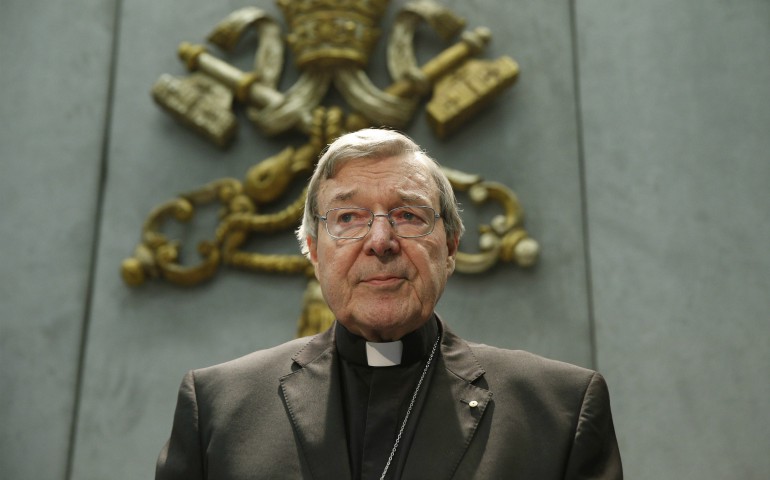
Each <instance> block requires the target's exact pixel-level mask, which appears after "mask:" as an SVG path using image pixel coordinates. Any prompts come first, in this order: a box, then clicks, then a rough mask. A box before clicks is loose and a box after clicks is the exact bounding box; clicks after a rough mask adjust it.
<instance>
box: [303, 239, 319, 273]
mask: <svg viewBox="0 0 770 480" xmlns="http://www.w3.org/2000/svg"><path fill="white" fill-rule="evenodd" d="M305 243H307V251H308V253H310V263H312V264H313V270H314V271H315V276H316V278H318V242H317V241H316V240H313V237H311V236H310V235H308V236H307V237H305Z"/></svg>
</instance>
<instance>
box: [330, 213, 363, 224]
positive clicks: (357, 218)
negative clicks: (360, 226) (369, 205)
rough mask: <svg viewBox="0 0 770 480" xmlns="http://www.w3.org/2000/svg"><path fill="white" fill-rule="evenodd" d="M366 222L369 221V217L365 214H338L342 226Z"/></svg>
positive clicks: (338, 220) (338, 221)
mask: <svg viewBox="0 0 770 480" xmlns="http://www.w3.org/2000/svg"><path fill="white" fill-rule="evenodd" d="M366 220H367V215H365V214H364V212H355V211H349V212H339V214H337V223H338V224H340V225H344V224H350V223H361V222H364V221H366Z"/></svg>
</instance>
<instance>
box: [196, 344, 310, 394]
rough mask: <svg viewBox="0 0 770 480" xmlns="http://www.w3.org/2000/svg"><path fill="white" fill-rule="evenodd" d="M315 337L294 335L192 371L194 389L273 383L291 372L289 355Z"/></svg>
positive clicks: (292, 354) (290, 357)
mask: <svg viewBox="0 0 770 480" xmlns="http://www.w3.org/2000/svg"><path fill="white" fill-rule="evenodd" d="M316 337H317V336H313V337H303V338H297V339H294V340H290V341H288V342H285V343H282V344H280V345H277V346H275V347H271V348H267V349H264V350H257V351H255V352H252V353H249V354H248V355H244V356H242V357H239V358H236V359H233V360H230V361H227V362H224V363H220V364H217V365H213V366H210V367H205V368H200V369H196V370H193V372H192V375H193V376H194V378H195V384H196V385H197V386H198V388H207V389H209V388H211V389H217V388H227V389H232V388H233V387H236V386H238V385H239V384H244V383H252V384H253V382H255V381H258V380H259V379H274V380H275V381H276V382H277V381H278V379H279V378H280V377H282V376H284V375H287V374H289V373H291V371H292V365H293V364H294V361H293V359H292V357H293V356H294V355H295V354H296V353H297V352H299V351H302V350H303V349H304V348H305V347H306V346H307V345H308V344H310V343H311V342H312V341H313V340H314V339H315V338H316Z"/></svg>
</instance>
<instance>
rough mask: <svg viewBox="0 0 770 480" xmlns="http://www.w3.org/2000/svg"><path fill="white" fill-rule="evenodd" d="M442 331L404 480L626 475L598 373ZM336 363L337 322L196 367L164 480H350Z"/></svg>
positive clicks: (182, 395) (163, 465)
mask: <svg viewBox="0 0 770 480" xmlns="http://www.w3.org/2000/svg"><path fill="white" fill-rule="evenodd" d="M442 328H443V331H444V333H443V338H442V341H441V355H440V356H437V357H436V358H435V360H434V361H435V362H436V363H435V365H434V367H431V368H435V370H434V371H433V375H432V379H431V382H430V385H429V388H428V390H427V392H428V393H427V395H428V397H427V398H426V400H425V402H426V403H425V407H424V408H423V409H422V411H421V412H420V416H419V418H418V419H417V421H418V424H417V426H416V430H415V434H414V438H413V439H412V442H411V446H410V448H409V451H408V456H407V457H406V460H405V464H404V468H403V474H402V477H401V478H403V479H420V480H426V479H430V480H434V479H435V480H444V479H446V480H448V479H458V480H464V479H526V480H548V479H620V478H622V476H623V474H622V470H621V464H620V454H619V452H618V446H617V441H616V439H615V431H614V427H613V423H612V414H611V413H610V402H609V395H608V392H607V387H606V384H605V383H604V380H603V378H602V377H601V375H599V374H598V373H596V372H593V371H590V370H586V369H583V368H580V367H575V366H572V365H568V364H565V363H561V362H556V361H553V360H547V359H544V358H542V357H538V356H536V355H532V354H530V353H526V352H522V351H511V350H503V349H499V348H494V347H490V346H487V345H479V344H472V343H468V342H466V341H464V340H463V339H461V338H459V337H458V336H456V335H454V334H453V333H452V332H451V331H450V330H449V329H448V328H447V327H446V325H444V324H442ZM338 361H339V360H338V357H337V353H336V349H335V347H334V334H333V329H330V330H328V331H326V332H324V333H321V334H319V335H316V336H315V337H311V338H303V339H297V340H293V341H291V342H288V343H285V344H283V345H280V346H278V347H275V348H271V349H269V350H262V351H258V352H255V353H252V354H250V355H247V356H245V357H242V358H239V359H237V360H233V361H231V362H228V363H225V364H222V365H217V366H214V367H210V368H205V369H202V370H195V371H192V372H189V373H188V374H187V375H186V376H185V378H184V381H183V382H182V385H181V387H180V389H179V399H178V403H177V407H176V413H175V415H174V425H173V428H172V432H171V438H170V439H169V441H168V443H167V444H166V446H165V447H164V448H163V450H162V451H161V454H160V457H159V458H158V465H157V472H156V477H155V478H156V480H200V479H208V480H246V479H249V480H253V479H273V480H274V479H298V478H303V479H310V478H312V479H330V480H338V479H340V480H346V479H350V471H349V462H348V453H347V440H346V434H345V421H344V415H343V407H342V396H341V389H340V377H339V368H338V365H337V364H338ZM473 400H475V401H476V402H477V404H476V406H475V407H471V406H470V405H471V401H473ZM401 453H402V455H403V454H404V453H407V452H401Z"/></svg>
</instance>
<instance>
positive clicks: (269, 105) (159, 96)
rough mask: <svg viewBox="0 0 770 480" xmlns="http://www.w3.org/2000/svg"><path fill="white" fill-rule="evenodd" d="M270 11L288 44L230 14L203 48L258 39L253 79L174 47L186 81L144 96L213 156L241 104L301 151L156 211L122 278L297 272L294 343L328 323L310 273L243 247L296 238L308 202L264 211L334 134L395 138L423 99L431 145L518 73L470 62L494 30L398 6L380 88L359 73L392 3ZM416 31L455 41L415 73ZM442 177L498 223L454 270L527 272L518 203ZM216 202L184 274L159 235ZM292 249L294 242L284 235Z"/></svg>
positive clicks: (429, 6) (300, 1)
mask: <svg viewBox="0 0 770 480" xmlns="http://www.w3.org/2000/svg"><path fill="white" fill-rule="evenodd" d="M277 4H278V6H279V7H280V9H281V10H282V11H283V13H284V15H285V17H286V20H287V23H288V25H289V32H288V34H287V35H286V37H285V40H284V39H283V38H282V33H281V27H280V25H279V24H278V23H277V22H276V21H275V20H274V19H272V18H271V17H270V16H269V15H267V14H266V13H265V12H264V11H262V10H260V9H258V8H254V7H247V8H243V9H240V10H237V11H235V12H233V13H232V14H230V15H229V16H228V17H227V18H225V19H224V20H223V21H222V22H220V23H219V24H218V25H217V26H216V27H215V28H214V31H213V32H212V33H211V34H210V35H209V37H208V40H209V41H210V42H211V43H212V44H214V45H216V46H217V47H219V48H220V49H222V50H224V51H225V52H232V51H233V50H234V48H235V47H236V46H237V44H238V43H239V42H240V40H241V38H242V37H243V35H244V34H245V33H246V32H247V31H249V30H250V29H251V30H253V31H255V33H256V36H257V40H258V47H257V50H256V53H255V58H254V68H253V70H251V71H242V70H240V69H238V68H236V67H234V66H232V65H231V64H229V63H227V62H226V61H224V60H222V59H220V58H218V57H217V56H215V55H213V54H211V53H210V52H209V51H208V50H207V49H206V47H204V46H202V45H193V44H190V43H182V44H181V45H180V47H179V56H180V58H181V60H182V61H183V62H184V64H185V65H186V67H187V68H188V69H189V70H190V71H191V74H190V75H189V76H188V77H183V78H178V77H173V76H171V75H162V76H161V77H160V78H159V79H158V80H157V82H156V83H155V85H154V86H153V88H152V96H153V98H154V99H155V101H156V102H157V104H158V105H159V106H160V107H162V108H163V109H164V110H166V111H167V112H168V113H170V114H171V115H172V116H174V117H175V118H176V119H178V120H179V121H180V122H181V123H183V124H184V125H186V126H188V127H189V128H192V129H193V130H194V131H196V132H197V133H198V134H200V135H202V136H204V137H205V138H207V139H208V140H210V141H212V142H213V143H215V144H217V145H219V146H222V147H225V146H227V145H228V144H229V143H230V142H232V140H233V138H234V135H235V131H236V126H237V118H236V116H235V114H234V112H233V103H234V102H238V103H241V104H243V105H244V106H245V108H246V115H247V117H248V118H249V120H251V121H252V122H253V123H254V124H255V125H256V127H257V128H258V129H259V130H260V131H261V132H262V133H264V134H265V135H268V136H273V135H277V134H279V133H283V132H286V131H289V130H293V131H298V132H300V133H302V134H305V135H306V136H307V138H308V140H307V143H305V144H304V145H302V146H300V147H296V148H295V147H287V148H285V149H284V150H283V151H281V152H279V153H277V154H276V155H274V156H272V157H270V158H267V159H265V160H263V161H261V162H259V163H257V164H256V165H255V166H254V167H252V168H251V169H250V170H249V171H248V172H247V174H246V177H245V179H244V180H243V181H241V180H237V179H233V178H224V179H220V180H215V181H213V182H211V183H209V184H207V185H205V186H203V187H202V188H200V189H198V190H195V191H192V192H189V193H186V194H182V195H179V196H178V198H176V199H174V200H171V201H168V202H166V203H164V204H162V205H160V206H158V207H156V208H154V209H153V210H152V212H150V215H149V217H148V219H147V220H146V221H145V223H144V226H143V228H142V241H141V243H140V244H139V245H138V246H137V247H136V250H135V252H134V255H133V256H132V257H130V258H128V259H126V260H124V261H123V265H122V274H123V279H124V281H125V282H126V283H127V284H128V285H132V286H137V285H141V284H143V283H145V282H146V281H148V280H150V279H155V278H159V279H164V280H167V281H169V282H172V283H174V284H178V285H195V284H198V283H201V282H203V281H205V280H208V279H210V278H212V277H213V276H214V274H215V273H216V271H217V270H218V268H219V266H220V265H222V264H224V265H231V266H234V267H237V268H243V269H247V270H252V271H262V272H272V273H286V274H304V275H306V276H307V277H308V279H309V284H308V288H307V290H306V292H305V295H304V299H303V304H304V307H303V310H302V316H301V318H300V322H299V328H298V335H308V334H312V333H316V332H318V331H321V330H323V329H324V328H326V327H328V325H329V324H330V323H331V322H332V321H333V320H334V318H333V315H332V313H331V311H330V310H329V309H328V307H327V306H326V304H325V303H324V300H323V297H322V296H321V292H320V287H319V286H318V283H317V281H316V280H315V278H314V276H313V267H312V265H311V264H310V262H309V261H308V260H307V259H306V258H305V257H304V256H302V255H300V254H296V255H267V254H261V253H255V252H253V251H248V250H246V249H245V248H244V246H245V244H246V243H247V241H248V240H249V239H250V238H254V237H258V236H259V235H260V234H262V235H264V234H266V233H275V232H283V231H291V230H293V229H294V228H296V226H297V225H298V223H299V221H300V218H301V216H302V209H303V207H304V200H305V192H303V193H302V194H301V195H300V196H299V197H298V198H297V199H295V200H294V201H293V202H291V203H290V204H289V205H288V206H286V207H285V208H284V209H283V210H281V211H279V212H274V213H266V212H264V210H265V207H266V206H267V205H270V204H274V203H275V202H276V201H277V200H278V199H279V197H281V196H282V195H284V194H285V193H286V192H287V190H288V188H289V187H290V186H291V185H292V184H293V183H294V181H295V180H297V181H299V179H301V180H302V181H303V182H304V181H306V179H307V177H308V176H309V175H310V174H311V172H312V170H313V167H314V164H315V161H316V160H317V159H318V157H319V155H320V153H321V151H322V150H323V148H324V147H325V146H326V145H327V144H328V143H330V142H331V141H333V140H334V139H335V138H337V137H338V136H340V135H341V134H343V133H346V132H348V131H353V130H357V129H360V128H364V127H367V126H382V125H387V126H390V127H393V128H397V129H404V128H405V127H406V126H407V125H408V123H409V121H410V120H411V119H412V118H413V116H414V114H415V112H416V110H417V108H418V106H419V104H420V102H421V100H422V99H423V98H425V97H427V96H428V95H431V94H432V98H430V100H429V101H428V103H427V105H426V109H427V116H428V121H429V123H430V125H431V126H432V128H433V130H434V132H435V133H436V135H437V136H439V137H442V138H443V137H447V136H449V135H451V134H452V133H453V132H454V131H456V130H457V129H458V128H460V127H461V126H462V125H463V124H464V123H465V122H467V121H468V120H469V119H470V118H472V117H473V115H475V114H476V113H478V111H479V110H480V108H481V107H483V106H484V105H485V104H486V103H488V102H489V101H490V100H492V99H494V98H495V97H496V96H497V95H498V94H499V93H500V92H502V91H503V90H504V89H506V88H508V87H510V86H511V85H512V84H513V83H514V82H515V80H516V78H517V76H518V72H519V67H518V65H517V64H516V62H515V61H514V60H513V59H511V58H510V57H506V56H503V57H501V58H498V59H496V60H480V59H476V58H473V57H474V56H476V55H478V54H479V53H481V52H482V51H483V49H484V47H485V46H486V45H487V44H488V42H489V40H490V38H491V32H490V31H489V30H488V29H486V28H476V29H474V30H472V31H465V32H462V34H461V30H462V29H463V28H464V25H465V22H464V20H463V19H462V18H460V17H458V16H457V15H456V14H454V13H453V12H451V11H450V10H448V9H447V8H445V7H443V6H441V5H440V4H438V3H436V2H435V1H433V0H419V1H416V2H412V3H408V4H406V5H405V6H404V7H403V8H402V9H401V10H400V12H398V15H397V16H396V19H395V22H394V25H393V26H392V28H391V31H390V36H389V39H388V44H387V65H388V70H389V72H390V75H391V78H392V80H393V83H392V84H391V85H390V86H388V87H387V88H385V89H380V88H378V87H377V86H375V85H374V84H373V83H372V81H371V80H370V79H369V77H368V75H367V73H366V72H365V68H366V66H367V64H368V62H369V57H370V54H371V52H372V49H373V47H374V45H375V44H376V42H377V41H378V39H379V36H380V30H379V28H378V25H379V23H380V19H381V17H382V15H383V13H384V12H385V10H386V9H387V6H388V1H387V0H355V1H354V0H278V1H277ZM423 22H424V23H427V24H428V25H429V26H430V27H431V28H432V29H433V30H434V31H435V32H436V33H437V34H438V35H439V36H440V37H441V38H442V39H443V40H444V41H447V42H449V41H450V40H451V39H452V38H455V37H457V36H458V35H459V37H460V39H459V41H457V42H456V43H454V44H453V45H450V46H449V47H447V48H446V49H445V50H443V51H442V52H440V53H439V54H438V55H437V56H436V57H435V58H433V59H431V60H429V61H427V62H426V63H425V64H423V65H418V63H417V60H416V56H415V53H414V41H415V40H414V35H415V31H416V29H417V27H418V26H419V25H420V24H421V23H423ZM286 44H288V46H289V47H290V49H291V51H292V52H293V54H294V59H295V63H296V66H297V68H298V69H299V71H300V75H299V78H298V79H297V80H296V82H295V83H294V85H292V86H291V87H290V88H288V89H287V90H286V91H280V90H279V88H278V82H279V79H280V77H281V73H282V70H283V57H284V47H285V45H286ZM332 87H334V88H335V89H336V90H337V91H338V92H339V93H340V94H341V95H342V97H343V99H344V100H345V102H346V103H347V106H348V107H349V109H350V110H351V112H350V113H348V114H345V113H343V111H342V109H341V108H340V107H337V106H331V107H324V106H322V105H321V102H322V101H323V100H324V98H325V96H326V94H327V92H328V91H329V89H330V88H332ZM444 168H445V171H446V173H447V175H448V176H449V179H450V181H451V182H452V186H453V187H454V188H455V189H456V190H457V191H463V192H467V194H468V195H469V197H470V199H471V201H473V202H474V203H477V204H483V203H485V202H489V201H493V202H496V203H498V204H499V205H500V207H501V208H502V211H503V214H502V215H498V216H496V217H494V218H493V219H492V220H491V222H490V223H489V224H484V225H481V226H480V227H479V233H480V236H479V246H478V252H477V253H466V252H458V255H457V270H458V271H459V272H462V273H480V272H483V271H486V270H488V269H489V268H491V267H492V266H494V265H495V264H496V263H498V262H499V261H504V262H513V263H516V264H517V265H519V266H522V267H528V266H531V265H533V264H534V263H535V261H536V259H537V256H538V244H537V242H536V241H535V240H533V239H532V238H530V237H529V235H528V234H527V232H526V230H525V229H524V227H523V210H522V208H521V205H520V203H519V201H518V199H517V198H516V195H515V194H514V193H513V191H511V190H510V189H509V188H507V187H506V186H505V185H502V184H499V183H495V182H486V181H484V180H483V179H482V178H480V177H479V176H478V175H474V174H468V173H464V172H460V171H457V170H453V169H450V168H446V167H444ZM211 204H218V205H219V206H220V215H219V224H218V225H217V227H216V231H215V232H214V235H213V238H212V239H210V240H207V241H204V242H201V244H200V245H199V247H198V253H199V255H200V257H201V260H200V262H198V263H197V264H194V265H192V266H185V265H182V264H181V263H180V260H179V253H180V248H181V247H180V242H179V241H177V240H173V239H170V238H168V237H167V236H166V235H165V234H164V233H163V226H164V224H165V223H166V222H167V221H169V220H171V219H174V220H176V221H179V222H190V221H192V220H193V219H194V217H195V214H196V211H197V209H199V208H200V207H202V206H204V205H211ZM291 241H292V242H294V241H295V240H294V239H293V237H292V240H291Z"/></svg>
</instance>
